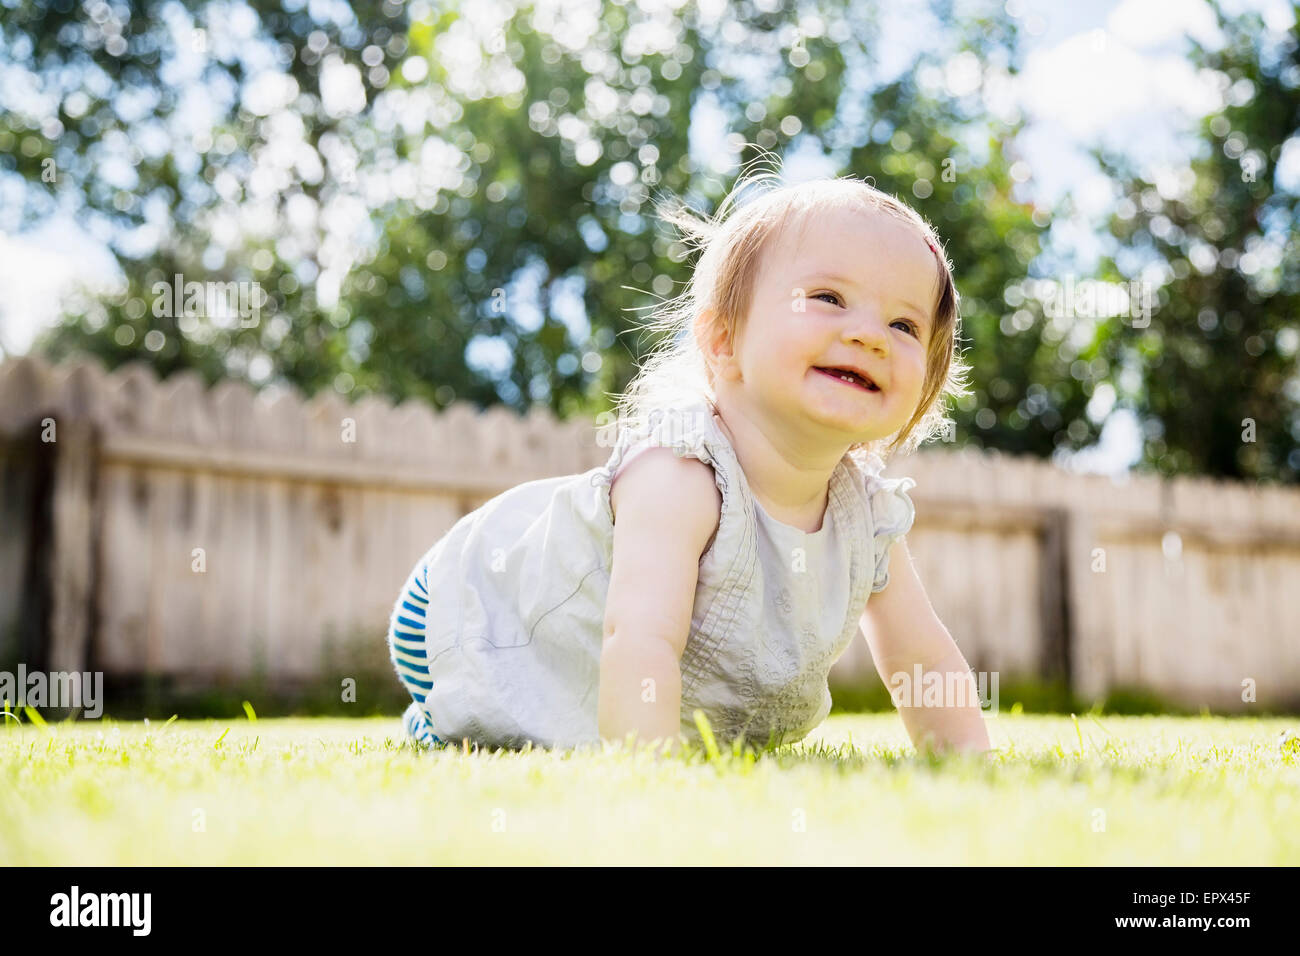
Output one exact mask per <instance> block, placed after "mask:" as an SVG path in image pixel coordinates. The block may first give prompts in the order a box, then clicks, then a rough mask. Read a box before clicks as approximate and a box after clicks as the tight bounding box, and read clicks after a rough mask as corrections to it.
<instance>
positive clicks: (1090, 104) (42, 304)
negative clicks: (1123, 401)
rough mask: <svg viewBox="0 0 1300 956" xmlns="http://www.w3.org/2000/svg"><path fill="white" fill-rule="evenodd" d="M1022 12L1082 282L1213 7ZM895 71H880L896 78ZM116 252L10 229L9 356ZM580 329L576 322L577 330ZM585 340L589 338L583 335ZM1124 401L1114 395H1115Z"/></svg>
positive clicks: (815, 163) (954, 82) (1047, 181)
mask: <svg viewBox="0 0 1300 956" xmlns="http://www.w3.org/2000/svg"><path fill="white" fill-rule="evenodd" d="M1225 7H1226V8H1227V9H1228V10H1229V11H1232V10H1235V9H1239V8H1246V7H1249V8H1253V9H1257V10H1260V11H1261V12H1262V13H1263V15H1264V17H1265V21H1266V23H1268V24H1269V25H1270V26H1271V27H1273V28H1275V29H1285V28H1286V27H1287V26H1288V25H1289V24H1290V22H1291V19H1290V10H1289V6H1288V4H1287V3H1286V0H1236V2H1226V3H1225ZM887 9H888V10H889V11H890V14H891V15H890V16H889V17H888V18H887V19H886V21H885V23H884V24H883V25H882V29H883V36H884V42H883V43H882V48H883V49H885V50H892V51H893V52H894V60H895V62H896V65H893V69H894V70H895V72H896V70H897V68H898V66H901V64H903V63H905V62H907V60H908V53H907V47H908V42H909V40H908V38H909V37H911V36H915V35H916V33H917V31H916V28H915V21H914V19H913V17H912V11H911V10H909V9H908V8H907V6H906V5H901V6H887ZM1008 10H1009V12H1012V13H1014V14H1015V15H1017V16H1019V17H1021V18H1022V19H1023V22H1024V26H1025V35H1024V51H1025V61H1024V69H1023V71H1022V72H1021V73H1020V74H1019V76H1017V77H1016V78H1014V79H1013V80H1012V82H1011V84H1010V85H1009V86H1010V88H1009V89H1007V90H1005V91H1004V93H1003V95H1002V96H1001V100H1002V101H1003V104H1004V107H1005V108H1018V109H1019V110H1020V111H1021V112H1022V113H1023V114H1024V116H1025V117H1026V120H1027V123H1026V133H1025V134H1024V135H1023V136H1022V137H1021V139H1020V140H1019V142H1018V148H1019V151H1020V155H1021V158H1022V159H1023V160H1024V162H1025V163H1026V164H1027V165H1028V172H1029V178H1028V179H1027V181H1026V182H1025V184H1024V188H1025V190H1026V195H1027V196H1028V197H1029V198H1032V199H1033V200H1035V201H1036V202H1037V203H1039V204H1041V205H1044V206H1052V205H1054V204H1055V203H1056V202H1057V201H1058V200H1060V199H1061V198H1062V197H1064V196H1067V195H1069V196H1070V197H1071V198H1072V200H1073V202H1074V204H1075V206H1076V208H1077V209H1078V210H1079V212H1078V214H1077V215H1076V216H1075V217H1074V218H1073V219H1072V220H1070V221H1060V220H1058V221H1056V222H1054V223H1053V225H1052V233H1053V240H1054V242H1057V243H1059V244H1061V245H1062V246H1063V247H1066V248H1068V250H1069V253H1070V255H1071V257H1072V259H1073V261H1074V262H1075V263H1077V267H1078V268H1079V269H1080V270H1081V271H1080V273H1079V277H1080V278H1082V277H1084V276H1086V275H1087V270H1088V269H1089V268H1090V267H1091V265H1092V264H1093V263H1095V260H1096V257H1097V256H1098V254H1099V253H1100V252H1101V246H1100V244H1099V240H1098V238H1097V224H1098V223H1099V222H1100V221H1101V218H1102V217H1103V216H1104V215H1105V214H1106V212H1107V211H1108V209H1109V208H1110V205H1111V203H1112V202H1113V196H1112V194H1111V191H1110V184H1109V181H1108V180H1107V179H1106V178H1105V177H1104V176H1102V175H1101V174H1100V173H1099V172H1098V171H1097V169H1096V167H1095V164H1094V163H1093V162H1092V161H1091V159H1090V158H1089V157H1088V156H1087V154H1086V152H1085V149H1086V148H1087V147H1088V146H1090V145H1092V144H1095V143H1106V144H1108V145H1111V146H1113V147H1116V148H1119V149H1122V150H1124V151H1125V152H1127V153H1128V154H1129V155H1131V156H1133V157H1134V158H1135V159H1136V160H1137V161H1138V162H1139V163H1140V164H1141V165H1142V166H1143V167H1145V168H1146V169H1147V170H1150V171H1155V170H1157V169H1160V168H1172V167H1179V166H1181V165H1183V164H1185V161H1186V157H1187V151H1188V149H1189V142H1188V139H1187V136H1188V134H1189V132H1190V130H1191V129H1192V127H1193V124H1194V123H1195V122H1196V120H1197V119H1199V117H1200V116H1202V115H1204V114H1205V113H1206V112H1207V111H1208V110H1210V109H1212V108H1213V107H1214V105H1215V103H1216V96H1217V95H1218V94H1217V91H1215V90H1214V89H1213V88H1210V87H1207V86H1206V84H1205V83H1204V82H1203V81H1202V80H1201V79H1200V78H1199V77H1198V76H1197V75H1196V73H1195V71H1194V70H1193V68H1192V67H1191V65H1190V64H1189V63H1188V62H1187V61H1186V59H1185V56H1184V45H1185V41H1184V38H1185V37H1186V36H1188V35H1190V36H1193V37H1196V38H1197V39H1200V40H1202V41H1204V42H1207V43H1210V44H1212V43H1213V42H1214V40H1215V37H1216V35H1217V29H1216V27H1215V25H1214V17H1213V15H1212V13H1211V12H1210V9H1209V7H1208V5H1207V4H1206V3H1205V2H1204V0H1082V2H1073V3H1060V2H1059V0H1008ZM962 66H963V64H961V63H956V64H952V65H950V67H949V69H948V70H947V72H946V75H945V76H944V78H943V80H944V82H946V83H947V84H948V85H949V87H950V88H953V87H954V86H960V84H962V83H963V82H965V79H964V73H963V70H962V69H961V67H962ZM890 67H891V64H890V63H888V62H886V63H883V64H880V65H879V68H880V69H881V70H882V73H885V74H887V73H888V71H889V69H890ZM722 132H723V130H722V128H721V126H720V124H719V122H718V121H717V118H716V117H714V116H711V115H710V113H709V110H708V108H707V104H706V105H705V106H704V107H703V108H701V109H697V110H696V112H694V113H693V114H692V135H691V138H692V153H693V154H695V153H696V151H697V150H698V152H699V156H698V157H697V158H701V159H703V158H705V157H707V156H709V155H715V154H716V152H717V150H716V146H717V142H718V140H719V139H720V137H721V134H722ZM1283 165H1285V166H1287V167H1289V168H1287V169H1285V170H1284V169H1282V168H1279V170H1278V175H1279V176H1284V175H1285V176H1286V177H1288V178H1290V179H1291V180H1293V181H1295V182H1297V183H1300V148H1297V149H1295V150H1288V151H1286V152H1284V160H1283ZM833 172H834V170H833V169H828V168H827V167H826V165H825V163H824V161H822V160H821V158H820V157H818V156H809V155H808V154H807V153H806V152H803V153H799V152H796V153H794V154H792V155H789V156H787V158H786V163H785V166H784V169H783V175H784V176H785V178H786V179H788V180H792V181H798V180H801V179H806V178H810V177H813V176H817V175H823V174H827V173H833ZM115 271H116V270H115V265H114V263H113V259H112V257H111V256H110V255H109V254H108V252H107V250H106V249H105V248H103V247H102V246H101V245H100V244H99V243H98V242H96V241H95V240H94V239H92V238H91V237H90V236H88V235H87V234H86V233H84V232H83V231H82V230H80V229H79V228H77V226H76V224H75V223H73V222H71V221H69V220H60V219H56V220H52V221H50V222H47V223H45V224H43V225H41V226H40V227H38V228H36V229H34V230H31V231H29V232H27V233H24V234H22V235H21V236H15V235H5V234H3V233H0V282H3V286H4V288H5V290H6V297H5V300H4V302H3V304H0V353H5V354H21V353H23V352H25V351H27V349H28V348H29V346H30V344H31V341H32V338H33V337H34V335H35V334H36V333H37V331H38V330H39V328H40V327H41V326H42V325H43V324H46V323H49V322H51V321H53V320H54V319H55V318H56V317H57V304H58V301H59V297H60V294H61V291H62V290H63V289H66V288H67V287H68V283H69V282H71V281H72V280H74V279H89V280H90V281H92V282H94V281H100V282H107V281H108V280H109V279H111V277H112V276H113V274H114V272H115ZM575 321H576V320H575ZM575 331H576V330H575ZM1098 391H1099V393H1101V394H1099V396H1098V400H1097V402H1096V403H1095V407H1093V408H1090V412H1091V413H1093V414H1095V415H1096V416H1097V418H1098V420H1100V419H1101V418H1104V419H1105V422H1106V424H1105V427H1104V429H1103V432H1102V436H1101V441H1100V443H1099V445H1098V446H1095V447H1094V448H1092V449H1086V450H1084V451H1082V452H1079V453H1076V454H1074V455H1070V456H1065V455H1063V456H1062V457H1061V458H1060V459H1059V463H1060V464H1061V465H1063V466H1064V467H1069V468H1071V469H1075V470H1080V471H1087V472H1095V473H1106V474H1111V475H1115V476H1119V475H1122V474H1123V473H1125V472H1126V471H1127V470H1128V469H1129V467H1130V466H1131V465H1132V463H1133V462H1135V461H1136V460H1137V458H1138V455H1139V452H1140V448H1141V444H1140V435H1139V432H1138V426H1137V423H1136V422H1135V421H1134V420H1133V417H1132V416H1131V415H1128V414H1126V413H1124V411H1123V409H1117V410H1115V412H1114V413H1111V410H1110V408H1109V404H1108V402H1107V395H1106V393H1105V392H1104V391H1103V390H1101V389H1099V390H1098ZM1110 400H1112V401H1113V393H1112V394H1111V395H1110Z"/></svg>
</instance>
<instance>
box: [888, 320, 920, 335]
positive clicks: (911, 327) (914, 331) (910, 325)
mask: <svg viewBox="0 0 1300 956" xmlns="http://www.w3.org/2000/svg"><path fill="white" fill-rule="evenodd" d="M899 322H902V323H903V324H904V325H906V326H907V329H908V334H909V335H912V336H915V337H916V338H918V339H919V338H920V337H921V330H920V329H918V328H917V327H916V323H915V322H913V321H911V320H910V319H894V321H893V322H891V323H889V324H890V325H897V324H898V323H899Z"/></svg>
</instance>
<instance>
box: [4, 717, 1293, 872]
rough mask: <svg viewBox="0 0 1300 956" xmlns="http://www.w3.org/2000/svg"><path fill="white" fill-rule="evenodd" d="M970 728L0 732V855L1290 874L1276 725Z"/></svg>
mask: <svg viewBox="0 0 1300 956" xmlns="http://www.w3.org/2000/svg"><path fill="white" fill-rule="evenodd" d="M987 721H988V726H989V731H990V736H991V738H992V741H993V745H994V747H995V748H997V750H998V752H997V753H996V754H995V755H993V756H992V757H990V758H988V760H987V761H985V760H982V759H980V758H977V757H975V758H972V757H947V758H925V757H922V756H918V755H916V754H915V752H914V751H913V750H912V748H911V746H910V745H909V743H908V740H907V736H906V733H905V731H904V729H903V726H902V722H901V721H900V720H899V718H898V717H897V716H896V715H893V714H883V715H878V714H872V715H834V716H832V717H831V718H829V719H828V720H827V721H826V723H825V724H823V725H822V726H821V727H820V728H819V729H818V730H817V731H815V732H814V733H813V734H812V735H810V736H809V737H808V738H806V739H805V740H804V741H803V742H802V743H800V744H796V745H794V746H790V747H785V748H782V749H780V750H778V751H775V752H772V753H768V754H765V755H762V756H759V757H755V756H754V755H753V754H750V755H748V756H746V755H739V756H738V755H736V754H734V753H733V752H731V751H725V752H723V753H721V754H718V755H717V756H716V757H715V758H713V759H710V758H709V757H708V755H707V754H705V753H703V752H701V751H698V750H694V751H691V752H689V753H687V754H685V755H682V756H678V757H672V758H665V757H663V756H660V755H655V754H651V753H647V752H641V753H639V754H628V753H625V752H620V751H619V750H617V749H615V748H606V749H605V750H604V751H603V752H600V751H597V752H586V753H583V752H579V753H574V752H563V751H561V752H547V751H540V750H537V751H533V752H531V753H510V752H499V753H495V754H491V753H481V752H473V753H470V754H465V753H463V752H462V751H460V750H447V751H433V752H425V753H419V752H416V751H414V750H413V749H411V748H410V747H409V746H408V745H405V744H404V743H403V742H402V737H401V731H400V726H399V722H398V719H397V718H396V717H387V718H366V719H335V718H310V719H275V720H267V719H265V718H263V719H251V720H250V719H248V718H247V717H243V716H241V717H240V718H238V719H228V720H198V721H174V722H171V723H169V724H167V725H164V724H162V723H159V722H153V723H152V724H150V725H148V726H146V725H145V724H143V723H137V722H131V723H118V722H115V721H112V720H104V721H94V722H92V721H82V722H72V723H60V724H54V723H51V724H49V725H47V726H45V727H41V726H39V725H34V724H31V723H28V722H26V721H25V722H24V724H23V725H21V726H18V725H15V724H13V723H12V722H9V723H7V725H6V726H7V729H4V730H0V779H3V780H4V781H5V786H4V787H3V788H0V794H2V796H0V862H3V863H5V864H9V865H15V864H17V865H67V864H84V865H111V864H118V865H145V864H159V865H174V864H206V865H212V864H215V865H229V864H272V865H277V864H330V865H337V864H428V863H440V864H494V863H512V864H539V863H577V864H586V863H613V864H634V863H661V864H672V863H706V864H707V863H740V864H759V865H765V864H780V863H794V864H822V863H826V864H946V863H956V864H962V863H976V864H995V865H997V864H1030V865H1057V864H1074V865H1094V864H1101V865H1116V864H1117V865H1154V864H1173V865H1188V864H1197V865H1201V864H1236V865H1255V864H1270V865H1295V864H1297V863H1300V828H1297V827H1295V826H1294V822H1295V820H1296V818H1297V816H1298V815H1300V741H1297V740H1295V739H1294V738H1293V739H1292V741H1291V742H1290V743H1289V744H1287V745H1285V746H1280V745H1279V733H1280V732H1281V731H1282V730H1283V729H1289V730H1294V729H1296V725H1297V721H1296V720H1295V719H1294V718H1293V719H1290V720H1287V719H1276V720H1261V719H1256V718H1222V717H1203V718H1169V717H1113V716H1112V717H1102V718H1100V719H1098V718H1096V717H1092V716H1081V717H1080V718H1078V720H1077V721H1076V720H1074V719H1072V718H1071V717H1069V716H1066V717H1046V716H1030V715H1026V714H1011V713H1008V712H1005V711H1004V712H1003V713H1001V714H999V715H998V716H996V717H990V718H987ZM1098 811H1101V812H1102V813H1098ZM1102 814H1104V829H1099V827H1100V826H1101V825H1102V823H1103V816H1102ZM200 824H201V825H200Z"/></svg>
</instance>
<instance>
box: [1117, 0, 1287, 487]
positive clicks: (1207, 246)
mask: <svg viewBox="0 0 1300 956" xmlns="http://www.w3.org/2000/svg"><path fill="white" fill-rule="evenodd" d="M1214 9H1215V13H1216V15H1217V18H1218V23H1219V28H1220V30H1222V31H1223V35H1224V37H1225V39H1226V42H1225V43H1224V45H1223V46H1222V48H1219V49H1210V48H1207V47H1206V46H1204V45H1202V44H1199V43H1197V44H1194V46H1193V50H1192V54H1191V56H1192V60H1193V62H1194V63H1195V64H1196V65H1197V66H1199V67H1201V68H1203V69H1206V70H1212V71H1214V74H1215V75H1216V76H1217V78H1218V80H1219V84H1220V89H1221V90H1222V91H1223V94H1224V101H1223V105H1222V107H1221V108H1220V109H1217V110H1216V111H1214V112H1213V113H1212V114H1211V115H1209V116H1207V117H1205V118H1204V120H1203V121H1202V122H1201V124H1200V140H1201V149H1200V150H1199V152H1198V154H1197V155H1196V156H1195V157H1194V158H1193V159H1192V160H1191V162H1190V163H1189V165H1188V167H1187V168H1186V170H1185V171H1184V172H1183V175H1181V176H1175V177H1166V178H1160V179H1157V178H1154V177H1153V179H1147V178H1144V177H1143V176H1141V175H1138V174H1137V173H1136V172H1134V171H1133V169H1132V164H1131V162H1129V161H1127V160H1125V159H1124V158H1122V157H1118V156H1113V155H1106V154H1102V155H1101V156H1100V158H1101V160H1102V162H1103V164H1104V168H1105V169H1106V170H1107V172H1108V173H1109V174H1110V175H1111V176H1112V177H1114V178H1115V179H1116V180H1117V182H1119V183H1120V185H1121V191H1122V196H1123V198H1122V199H1121V201H1120V203H1119V204H1118V208H1117V210H1116V213H1115V215H1114V216H1113V218H1112V219H1111V222H1110V228H1111V230H1112V231H1113V233H1114V235H1115V236H1116V237H1117V238H1118V239H1119V240H1120V241H1121V243H1122V249H1121V250H1120V252H1118V253H1117V254H1115V255H1113V256H1111V257H1109V258H1108V259H1107V260H1106V264H1105V265H1106V268H1107V270H1108V271H1109V273H1110V274H1111V275H1113V276H1118V277H1121V278H1122V279H1125V280H1127V279H1136V278H1138V277H1139V276H1140V275H1143V274H1146V275H1156V276H1158V277H1159V279H1160V281H1161V287H1160V289H1159V299H1158V308H1156V309H1155V310H1154V312H1153V315H1152V318H1151V324H1150V327H1149V328H1148V329H1146V330H1145V331H1144V332H1142V333H1141V334H1137V333H1136V331H1135V330H1130V331H1131V334H1122V333H1121V332H1120V330H1118V329H1116V328H1114V327H1111V328H1109V329H1107V330H1105V334H1103V335H1101V336H1100V337H1099V338H1098V342H1097V345H1098V351H1099V354H1101V355H1102V356H1104V358H1105V359H1106V361H1107V362H1108V363H1109V364H1110V366H1111V367H1112V368H1114V369H1117V370H1118V369H1120V368H1122V367H1125V366H1128V367H1132V368H1135V369H1140V370H1141V374H1140V375H1138V376H1134V377H1133V381H1134V382H1135V383H1139V384H1138V387H1136V388H1132V387H1126V386H1125V383H1124V379H1123V378H1122V377H1120V376H1115V377H1114V384H1115V387H1116V389H1117V392H1118V393H1119V394H1120V395H1121V401H1122V402H1124V403H1125V404H1127V405H1128V406H1129V407H1131V408H1133V409H1134V411H1135V412H1136V413H1137V414H1138V415H1139V418H1140V420H1142V421H1143V423H1144V432H1145V435H1146V440H1145V449H1144V458H1143V462H1142V467H1144V468H1150V469H1153V470H1155V471H1158V472H1160V473H1162V474H1175V473H1186V472H1197V473H1204V474H1210V475H1216V476H1221V477H1225V478H1242V479H1251V478H1253V479H1256V480H1265V479H1268V480H1276V481H1284V482H1294V481H1296V479H1297V476H1300V449H1298V447H1297V446H1298V445H1300V365H1298V364H1297V349H1298V347H1300V334H1297V326H1296V316H1297V314H1300V254H1298V253H1300V249H1298V247H1297V240H1296V225H1297V219H1296V211H1297V207H1296V202H1297V196H1296V191H1295V187H1294V185H1293V186H1292V188H1291V190H1287V189H1285V188H1282V185H1281V184H1280V183H1279V181H1278V176H1277V172H1278V160H1279V159H1280V158H1281V155H1282V151H1283V149H1284V148H1285V149H1295V148H1296V147H1297V146H1300V140H1297V139H1296V135H1297V130H1298V129H1300V59H1298V58H1297V49H1298V43H1297V30H1296V27H1295V25H1293V26H1292V27H1291V29H1290V30H1289V31H1288V32H1286V33H1282V34H1277V33H1271V32H1270V31H1268V30H1266V29H1265V26H1264V23H1263V21H1262V20H1261V18H1260V17H1259V15H1258V14H1256V13H1247V14H1244V15H1241V16H1238V17H1235V18H1230V17H1228V16H1226V15H1225V14H1224V13H1223V11H1222V10H1221V9H1219V7H1218V6H1217V5H1215V8H1214ZM1288 144H1289V145H1288ZM1144 270H1145V273H1144Z"/></svg>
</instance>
